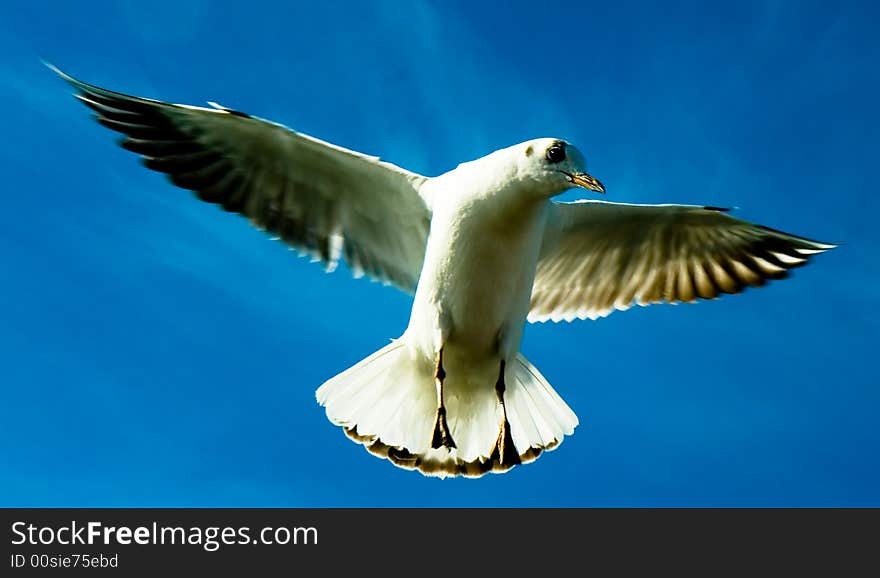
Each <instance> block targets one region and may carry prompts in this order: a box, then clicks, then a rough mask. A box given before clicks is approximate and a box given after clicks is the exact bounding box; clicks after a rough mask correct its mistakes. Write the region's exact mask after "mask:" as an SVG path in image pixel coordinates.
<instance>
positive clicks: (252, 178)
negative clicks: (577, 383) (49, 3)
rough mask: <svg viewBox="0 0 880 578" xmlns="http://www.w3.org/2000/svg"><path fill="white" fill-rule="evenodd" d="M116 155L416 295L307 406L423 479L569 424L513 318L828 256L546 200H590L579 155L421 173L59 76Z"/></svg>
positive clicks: (524, 146) (630, 208) (317, 255)
mask: <svg viewBox="0 0 880 578" xmlns="http://www.w3.org/2000/svg"><path fill="white" fill-rule="evenodd" d="M53 70H55V71H56V72H57V73H58V74H59V75H60V76H61V77H62V78H64V79H65V80H66V81H67V82H69V83H70V84H71V85H73V86H74V88H75V89H76V90H77V94H76V96H77V98H78V99H79V100H80V101H82V102H83V103H84V104H86V105H87V106H89V107H90V108H92V109H93V110H94V111H95V112H96V115H97V119H98V121H99V122H101V123H102V124H104V125H105V126H107V127H108V128H111V129H113V130H116V131H118V132H121V133H123V134H125V135H126V138H125V139H124V140H123V141H122V143H121V144H122V146H123V147H124V148H126V149H128V150H131V151H133V152H135V153H138V154H140V155H141V156H142V157H143V158H144V163H145V164H146V166H148V167H149V168H152V169H155V170H158V171H161V172H164V173H166V174H168V175H169V178H170V179H171V181H172V182H173V183H174V184H176V185H178V186H181V187H183V188H186V189H190V190H192V191H194V192H195V193H196V194H197V195H198V197H199V198H201V199H202V200H205V201H208V202H211V203H216V204H219V205H221V206H222V207H223V208H224V209H226V210H228V211H233V212H238V213H241V214H243V215H245V216H246V217H248V218H249V219H250V220H251V221H252V222H253V223H254V225H256V226H257V227H259V228H261V229H263V230H265V231H267V232H269V233H270V234H272V235H274V236H277V237H278V238H280V239H282V240H283V241H285V242H286V243H288V244H290V245H291V246H292V247H294V248H296V249H297V250H299V251H301V252H303V253H306V254H309V255H311V256H312V257H313V258H314V259H316V260H320V261H322V262H323V263H324V264H325V267H326V268H327V269H328V270H332V269H333V268H335V266H336V264H337V263H338V262H339V260H340V259H344V260H346V262H347V263H348V264H349V266H350V267H351V269H352V270H353V271H354V273H355V275H358V276H359V275H361V274H367V275H370V276H371V277H374V278H376V279H378V280H381V281H383V282H386V283H390V284H394V285H396V286H397V287H399V288H401V289H403V290H405V291H410V292H412V291H414V292H415V295H414V301H413V307H412V312H411V315H410V321H409V324H408V326H407V328H406V330H405V331H404V332H403V334H402V335H401V336H400V338H399V339H396V340H393V341H392V342H391V343H390V344H389V345H387V346H385V347H383V348H381V349H380V350H379V351H377V352H376V353H374V354H373V355H371V356H369V357H367V358H366V359H364V360H363V361H361V362H359V363H358V364H356V365H354V366H353V367H351V368H349V369H347V370H346V371H343V372H342V373H340V374H339V375H337V376H336V377H333V378H332V379H330V380H328V381H327V382H325V383H324V384H323V385H321V386H320V387H319V388H318V390H317V400H318V402H319V403H320V404H321V405H323V406H324V407H325V408H326V411H327V417H328V418H329V419H330V421H331V422H333V423H334V424H337V425H339V426H342V427H343V428H344V430H345V432H346V433H347V435H348V436H349V437H351V438H352V439H354V440H355V441H357V442H359V443H362V444H363V445H364V446H365V447H366V448H367V449H368V450H369V451H370V452H372V453H374V454H376V455H379V456H381V457H384V458H388V459H389V460H391V461H392V462H393V463H395V464H396V465H399V466H402V467H406V468H409V469H418V470H420V471H421V472H423V473H425V474H428V475H436V476H441V477H444V476H449V475H466V476H480V475H482V474H484V473H486V472H503V471H507V470H509V469H510V468H511V467H513V466H515V465H517V464H520V463H525V462H529V461H532V460H534V459H535V458H537V457H538V456H539V455H541V453H542V452H543V451H546V450H551V449H554V448H556V447H557V446H558V445H559V444H560V443H561V442H562V440H563V438H564V437H565V436H567V435H571V434H572V433H573V431H574V428H575V427H576V426H577V424H578V420H577V417H576V416H575V414H574V412H572V410H571V409H570V408H569V407H568V405H567V404H566V403H565V402H564V401H563V400H562V398H561V397H560V396H559V395H558V394H557V393H556V391H555V390H554V389H553V388H552V387H551V386H550V384H549V383H547V380H546V379H544V377H543V376H542V375H541V374H540V372H538V370H537V369H536V368H535V367H534V366H532V364H531V363H529V361H528V360H526V358H525V357H523V355H522V354H521V353H520V351H519V346H520V342H521V340H522V332H523V328H524V324H525V321H526V319H528V320H529V321H546V320H552V321H562V320H565V321H570V320H573V319H576V318H577V319H586V318H590V319H595V318H596V317H603V316H605V315H608V314H609V313H610V312H612V311H614V310H615V309H626V308H628V307H630V306H631V305H633V304H639V305H648V304H651V303H658V302H677V301H695V300H697V299H699V298H703V299H713V298H715V297H717V296H718V295H719V294H721V293H738V292H740V291H741V290H742V289H743V288H745V287H747V286H758V285H761V284H763V283H764V282H765V280H767V279H776V278H781V277H784V276H785V275H786V274H787V271H788V270H789V269H791V268H793V267H796V266H799V265H803V264H804V263H806V262H807V261H808V260H809V259H810V258H811V257H812V255H814V254H816V253H820V252H823V251H825V250H827V249H830V248H832V247H833V245H830V244H826V243H819V242H816V241H810V240H808V239H805V238H802V237H797V236H795V235H790V234H787V233H783V232H780V231H776V230H773V229H769V228H766V227H762V226H759V225H754V224H752V223H747V222H745V221H742V220H739V219H736V218H733V217H731V216H729V215H727V214H725V213H724V210H723V209H717V208H712V207H699V206H684V205H628V204H616V203H605V202H599V201H579V202H575V203H557V202H554V201H552V200H551V199H552V197H554V196H556V195H558V194H559V193H561V192H563V191H565V190H567V189H569V188H572V187H575V186H577V187H583V188H586V189H589V190H593V191H597V192H604V188H603V187H602V185H601V184H600V183H599V182H598V181H597V180H596V179H594V178H593V177H591V176H590V175H588V174H587V173H586V172H585V161H584V157H583V156H582V155H581V153H580V152H579V151H578V150H577V149H576V148H575V147H574V146H572V145H571V144H569V143H567V142H564V141H561V140H559V139H549V138H545V139H536V140H531V141H528V142H525V143H521V144H518V145H514V146H512V147H509V148H506V149H502V150H499V151H495V152H493V153H492V154H490V155H487V156H486V157H483V158H481V159H477V160H475V161H471V162H467V163H463V164H461V165H459V166H458V167H457V168H455V169H454V170H452V171H449V172H447V173H445V174H442V175H440V176H438V177H435V178H427V177H424V176H421V175H418V174H416V173H413V172H410V171H407V170H404V169H401V168H400V167H397V166H395V165H392V164H390V163H387V162H383V161H381V160H379V159H378V158H376V157H370V156H366V155H362V154H360V153H357V152H353V151H350V150H347V149H344V148H342V147H338V146H336V145H333V144H330V143H326V142H322V141H320V140H317V139H314V138H312V137H309V136H306V135H303V134H299V133H296V132H294V131H291V130H289V129H287V128H285V127H283V126H281V125H278V124H274V123H271V122H268V121H265V120H262V119H259V118H256V117H252V116H249V115H246V114H244V113H240V112H237V111H234V110H231V109H227V108H224V107H222V106H220V105H216V104H212V107H213V108H200V107H193V106H187V105H178V104H170V103H166V102H161V101H157V100H150V99H144V98H138V97H133V96H128V95H125V94H121V93H117V92H113V91H109V90H105V89H102V88H98V87H95V86H92V85H89V84H86V83H83V82H81V81H78V80H76V79H74V78H72V77H70V76H68V75H66V74H64V73H63V72H61V71H59V70H58V69H55V68H54V67H53Z"/></svg>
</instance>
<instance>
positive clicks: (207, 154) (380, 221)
mask: <svg viewBox="0 0 880 578" xmlns="http://www.w3.org/2000/svg"><path fill="white" fill-rule="evenodd" d="M51 68H52V69H53V70H54V71H55V72H56V73H58V74H59V75H60V76H61V77H62V78H63V79H64V80H66V81H67V82H68V83H70V84H71V85H73V87H74V88H75V89H76V91H77V92H76V94H75V96H76V98H78V99H79V100H80V101H81V102H83V103H84V104H85V105H86V106H88V107H89V108H91V109H92V110H94V111H95V112H96V113H97V114H96V117H97V120H98V122H100V123H101V124H102V125H104V126H106V127H107V128H110V129H113V130H115V131H118V132H121V133H123V134H124V135H126V138H125V139H123V140H122V141H121V142H120V144H121V146H122V147H123V148H125V149H128V150H130V151H132V152H135V153H138V154H140V155H141V156H142V157H143V161H144V164H145V165H146V166H147V167H149V168H151V169H153V170H157V171H160V172H163V173H166V174H167V175H168V176H169V178H170V180H171V182H172V183H174V184H175V185H177V186H179V187H182V188H184V189H189V190H191V191H194V192H195V193H196V195H197V196H198V197H199V198H200V199H202V200H203V201H207V202H209V203H216V204H218V205H221V206H222V207H223V208H224V209H226V210H227V211H232V212H237V213H241V214H242V215H245V216H246V217H248V218H249V219H250V221H251V222H252V223H253V224H254V225H256V226H257V227H259V228H260V229H263V230H265V231H268V232H270V233H273V234H274V235H276V236H277V237H279V238H281V239H283V240H284V241H285V242H286V243H288V244H289V245H291V246H292V247H294V248H295V249H297V250H298V251H300V252H301V253H305V254H308V255H311V256H312V258H313V259H315V260H320V261H322V262H323V263H324V264H325V266H326V268H327V269H328V270H332V269H333V268H335V267H336V265H337V263H338V262H339V260H340V258H344V259H345V261H346V262H347V263H348V265H349V267H350V268H351V269H352V271H353V273H354V275H355V276H357V277H359V276H361V275H363V274H365V273H366V274H367V275H370V276H371V277H373V278H375V279H377V280H380V281H383V282H386V283H393V284H394V285H396V286H397V287H400V288H401V289H403V290H406V291H412V290H414V288H415V286H416V282H417V281H418V278H419V274H420V272H421V268H422V261H423V259H424V254H425V244H426V241H427V236H428V228H429V223H430V218H431V215H430V211H429V209H428V207H427V205H426V204H425V202H424V200H423V199H422V197H421V196H420V195H419V188H420V187H421V185H422V183H424V182H425V180H427V179H426V178H425V177H423V176H421V175H418V174H415V173H411V172H409V171H406V170H404V169H401V168H400V167H397V166H395V165H393V164H390V163H386V162H383V161H380V160H379V159H378V158H376V157H370V156H366V155H363V154H360V153H357V152H354V151H350V150H347V149H344V148H342V147H338V146H336V145H333V144H330V143H326V142H323V141H320V140H318V139H315V138H312V137H309V136H307V135H304V134H300V133H297V132H294V131H292V130H290V129H288V128H286V127H284V126H281V125H279V124H275V123H272V122H268V121H265V120H262V119H259V118H256V117H252V116H249V115H246V114H244V113H241V112H237V111H234V110H230V109H227V108H224V107H220V106H219V105H212V106H215V108H213V109H211V108H201V107H194V106H186V105H180V104H171V103H167V102H161V101H158V100H151V99H146V98H138V97H134V96H128V95H125V94H120V93H118V92H112V91H110V90H105V89H103V88H98V87H96V86H92V85H90V84H86V83H84V82H81V81H79V80H76V79H75V78H72V77H70V76H68V75H67V74H65V73H63V72H61V71H60V70H58V69H57V68H55V67H51Z"/></svg>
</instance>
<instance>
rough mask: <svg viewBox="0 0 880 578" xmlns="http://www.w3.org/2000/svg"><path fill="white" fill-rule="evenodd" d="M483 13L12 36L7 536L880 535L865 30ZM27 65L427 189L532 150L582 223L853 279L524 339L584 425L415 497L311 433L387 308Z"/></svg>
mask: <svg viewBox="0 0 880 578" xmlns="http://www.w3.org/2000/svg"><path fill="white" fill-rule="evenodd" d="M661 4H662V5H661ZM728 4H730V3H728ZM504 6H505V7H504V8H499V7H498V6H497V5H496V6H490V5H488V4H487V5H485V6H481V5H479V3H471V2H461V3H453V2H445V1H444V2H439V1H438V2H431V3H418V2H378V3H373V2H370V3H366V2H352V3H350V4H337V3H333V2H308V3H299V2H297V3H291V5H288V3H286V2H278V3H260V2H248V3H240V2H217V1H211V2H208V1H207V0H205V1H203V2H187V1H180V0H175V1H168V0H162V1H158V2H157V1H155V0H154V1H151V2H133V1H129V2H114V3H102V2H89V3H69V4H65V3H61V2H57V3H52V4H51V5H46V4H45V3H39V2H27V3H26V2H13V3H12V5H11V6H7V9H6V10H4V17H3V22H2V24H0V87H2V89H0V109H2V111H3V124H2V127H3V128H2V140H0V170H2V174H3V175H4V184H3V187H2V189H3V190H2V198H3V209H2V211H0V306H2V317H0V394H2V401H0V505H3V506H453V505H458V506H539V505H540V506H711V505H717V506H774V505H783V506H794V505H805V506H831V505H847V506H867V505H872V506H880V464H878V456H880V428H878V425H877V416H878V411H880V387H878V386H880V380H878V378H877V376H876V368H877V335H878V330H880V327H878V325H880V315H878V308H877V302H878V297H880V284H878V281H880V261H878V259H877V257H876V254H877V251H878V241H880V231H878V227H877V225H876V222H877V215H878V213H877V210H878V185H877V182H876V179H877V169H876V166H877V156H878V137H880V134H878V127H880V123H878V112H877V102H880V80H878V70H880V59H878V56H880V55H878V52H880V50H878V48H880V41H878V40H877V35H876V31H875V25H876V23H877V21H878V19H880V9H878V8H876V7H875V6H876V4H875V3H871V2H864V3H858V2H824V3H813V2H802V1H789V2H766V3H765V2H737V3H733V4H730V5H725V6H720V5H717V4H713V3H703V2H694V3H653V2H646V3H638V2H635V3H631V2H572V3H565V2H549V3H547V2H544V3H540V2H539V3H535V2H531V1H530V2H522V3H505V4H504ZM40 58H45V59H46V60H49V61H51V62H53V63H55V64H57V65H59V66H60V67H62V68H64V69H65V70H66V71H68V72H69V73H71V74H73V75H75V76H79V77H80V78H82V79H83V80H86V81H88V82H92V83H95V84H98V85H102V86H106V87H108V88H112V89H116V90H120V91H123V92H129V93H134V94H138V95H142V96H148V97H153V98H160V99H165V100H172V101H176V102H185V103H192V104H202V103H204V102H205V101H207V100H216V101H218V102H220V103H222V104H225V105H227V106H231V107H233V108H237V109H240V110H244V111H246V112H250V113H251V114H255V115H258V116H261V117H264V118H269V119H272V120H275V121H277V122H281V123H284V124H286V125H288V126H290V127H292V128H295V129H297V130H300V131H302V132H306V133H309V134H312V135H314V136H317V137H320V138H323V139H326V140H329V141H332V142H335V143H338V144H341V145H343V146H348V147H351V148H354V149H357V150H361V151H364V152H367V153H371V154H379V155H381V156H383V157H384V158H386V159H388V160H390V161H392V162H395V163H398V164H400V165H402V166H404V167H407V168H410V169H412V170H415V171H418V172H422V173H424V174H428V175H434V174H438V173H440V172H443V171H445V170H448V169H450V168H453V167H454V166H455V165H456V164H457V163H459V162H462V161H465V160H470V159H473V158H476V157H479V156H482V155H484V154H486V153H488V152H490V151H492V150H494V149H496V148H499V147H503V146H508V145H510V144H513V143H516V142H520V141H523V140H526V139H529V138H534V137H539V136H558V137H562V138H565V139H568V140H570V141H571V142H573V143H575V144H577V145H578V146H579V148H581V150H583V151H585V152H586V154H587V157H588V159H589V163H590V168H591V172H592V173H593V174H594V175H596V176H597V177H598V178H600V179H601V180H602V181H603V182H604V183H605V185H606V186H607V188H608V196H607V199H608V200H612V201H626V202H682V203H703V204H711V205H721V206H737V207H739V208H740V210H739V212H738V215H739V216H741V217H743V218H747V219H750V220H754V221H758V222H760V223H762V224H765V225H768V226H771V227H775V228H780V229H783V230H788V231H791V232H793V233H797V234H801V235H804V236H808V237H812V238H816V239H819V240H825V241H833V242H837V241H843V242H845V243H846V246H844V247H843V248H841V249H838V250H836V251H833V252H832V253H830V254H826V255H821V256H819V257H818V258H817V259H816V262H815V263H814V264H813V265H810V266H808V267H806V268H804V269H800V270H798V271H796V272H795V274H794V276H793V278H792V279H789V280H787V281H782V282H778V283H773V284H771V286H770V287H769V288H764V289H759V290H750V291H747V292H746V293H745V294H744V295H737V296H728V297H724V298H722V299H720V300H719V301H715V302H704V303H701V304H699V305H679V306H668V305H667V306H654V307H649V308H638V309H637V310H631V311H628V312H622V313H615V314H613V315H611V316H610V317H608V318H607V319H604V320H599V321H596V322H579V323H572V324H567V325H566V324H559V325H554V324H546V325H537V326H530V327H528V328H527V330H526V338H525V343H524V345H523V349H524V352H525V354H526V355H527V356H528V357H529V358H530V359H531V360H532V361H533V362H534V363H535V364H536V365H537V366H538V367H539V368H540V369H541V371H542V372H543V373H544V374H545V375H546V377H547V378H548V379H549V381H550V382H551V383H552V384H553V385H554V386H555V387H556V389H557V390H558V391H559V392H560V394H561V395H562V396H563V397H564V398H565V399H566V400H567V401H568V403H569V404H570V405H571V407H572V408H573V409H574V410H575V411H576V412H577V414H578V416H579V417H580V420H581V424H582V425H581V426H580V427H579V428H578V429H577V430H576V433H575V435H574V436H573V437H571V438H568V439H567V440H566V441H565V443H564V444H562V446H561V447H560V448H559V449H558V450H557V451H555V452H552V453H548V454H547V455H545V456H544V457H542V458H541V459H540V460H539V461H538V462H536V463H534V464H532V465H529V466H525V467H521V468H516V469H515V470H514V471H512V472H511V473H508V474H506V475H503V476H489V477H485V478H483V479H480V480H476V481H474V480H462V479H454V480H446V481H442V482H441V481H438V480H436V479H428V478H423V477H422V476H421V475H419V474H417V473H413V472H407V471H404V470H400V469H397V468H395V467H393V466H391V465H390V464H389V463H388V462H386V461H383V460H379V459H376V458H374V457H372V456H370V455H368V454H367V453H366V452H365V451H364V450H363V449H362V448H361V447H359V446H357V445H355V444H353V443H351V442H350V441H348V440H347V439H346V438H345V436H344V435H343V434H342V432H341V431H340V430H338V429H337V428H336V427H334V426H332V425H331V424H330V423H329V422H328V421H327V420H326V418H325V417H324V413H323V410H322V409H321V408H319V407H318V406H317V405H316V403H315V401H314V390H315V388H316V387H317V386H318V385H320V384H321V383H322V382H323V381H324V380H325V379H327V378H329V377H331V376H333V375H334V374H336V373H337V372H339V371H341V370H343V369H345V368H347V367H348V366H349V365H350V364H352V363H354V362H356V361H358V360H359V359H361V358H363V357H365V356H366V355H368V354H369V353H371V352H373V351H374V350H376V349H378V348H379V347H381V346H382V345H384V344H385V343H387V341H388V339H389V338H391V337H397V336H398V335H399V334H400V333H401V332H402V331H403V329H404V327H405V324H406V321H407V319H408V314H409V306H410V298H409V297H408V296H406V295H404V294H402V293H399V292H397V291H395V290H393V289H391V288H387V287H382V286H380V285H378V284H375V283H369V282H367V281H365V280H354V279H351V278H350V277H349V276H348V275H347V273H346V272H345V271H344V270H340V271H338V272H336V273H334V274H332V275H327V274H324V273H323V272H322V270H321V268H320V267H318V266H316V265H313V264H309V263H308V261H307V260H306V259H297V258H296V257H295V255H294V254H293V253H291V252H289V251H288V250H286V249H285V247H284V246H282V245H281V244H279V243H278V242H273V241H270V240H267V238H266V237H264V236H263V235H262V234H261V233H259V232H258V231H256V230H254V229H252V228H251V227H250V226H249V225H248V223H247V222H246V221H245V220H244V219H241V218H238V217H235V216H231V215H228V214H225V213H223V212H222V211H220V210H218V209H216V208H215V207H212V206H209V205H204V204H201V203H199V202H198V201H196V200H195V199H194V197H192V196H191V195H190V194H189V193H187V192H186V191H182V190H179V189H176V188H174V187H172V186H171V185H169V184H167V183H166V181H165V180H164V178H163V177H162V176H161V175H159V174H156V173H152V172H150V171H147V170H145V169H143V168H141V167H140V166H139V164H138V162H137V161H136V160H135V158H134V156H133V155H131V154H130V153H128V152H126V151H123V150H122V149H119V148H117V147H116V146H115V144H114V141H115V139H116V138H117V137H116V135H115V134H113V133H111V132H110V131H107V130H106V129H104V128H102V127H100V126H98V125H97V124H96V123H94V122H93V121H92V120H91V119H90V117H89V114H88V113H87V110H86V109H85V108H84V107H82V106H80V105H79V104H78V103H77V102H75V101H74V100H73V99H72V98H71V97H70V96H69V93H70V90H69V89H68V87H67V86H66V85H64V83H62V82H61V81H60V80H59V79H57V78H56V77H54V75H53V74H52V73H51V72H50V71H49V70H48V69H46V68H45V67H44V66H43V65H42V64H41V63H40V61H39V59H40ZM571 196H572V195H570V194H569V195H567V197H571Z"/></svg>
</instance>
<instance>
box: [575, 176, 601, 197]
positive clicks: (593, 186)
mask: <svg viewBox="0 0 880 578" xmlns="http://www.w3.org/2000/svg"><path fill="white" fill-rule="evenodd" d="M570 178H571V182H572V184H574V185H575V186H578V187H583V188H585V189H589V190H591V191H596V192H597V193H602V194H605V186H604V185H603V184H602V183H600V182H599V179H597V178H595V177H593V176H592V175H589V174H587V173H575V174H573V175H571V177H570Z"/></svg>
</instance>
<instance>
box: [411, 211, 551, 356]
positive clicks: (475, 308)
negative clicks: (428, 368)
mask: <svg viewBox="0 0 880 578" xmlns="http://www.w3.org/2000/svg"><path fill="white" fill-rule="evenodd" d="M480 205H481V203H468V204H466V205H464V206H450V207H442V206H441V207H437V208H435V212H434V216H433V219H432V223H431V232H430V235H429V237H428V245H427V249H426V252H425V262H424V266H423V268H422V274H421V277H420V279H419V285H418V288H417V290H416V297H415V301H414V304H413V314H412V317H411V319H410V328H409V329H408V333H417V334H419V335H421V336H422V339H421V341H422V342H423V345H424V347H425V348H430V349H429V350H431V349H432V350H436V349H437V348H438V347H439V346H441V345H443V344H441V343H438V341H451V342H454V344H455V345H456V346H458V347H461V348H466V349H468V350H470V351H473V352H474V354H475V355H480V354H483V353H486V354H491V355H494V354H495V353H497V352H498V351H499V349H502V350H503V349H511V348H513V353H515V351H516V349H518V347H519V341H520V339H521V335H522V327H523V324H524V322H525V317H526V315H527V313H528V306H529V300H530V297H531V291H532V283H533V281H534V275H535V266H536V264H537V258H538V252H539V250H540V241H541V232H542V231H543V219H544V218H545V212H544V211H545V209H544V207H543V206H541V205H534V206H522V207H513V208H509V210H507V211H505V210H504V209H503V208H500V209H499V207H497V206H492V205H491V204H490V203H482V205H483V206H480Z"/></svg>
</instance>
